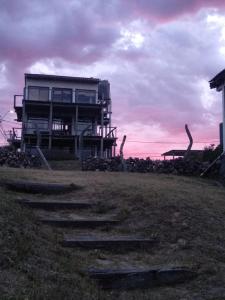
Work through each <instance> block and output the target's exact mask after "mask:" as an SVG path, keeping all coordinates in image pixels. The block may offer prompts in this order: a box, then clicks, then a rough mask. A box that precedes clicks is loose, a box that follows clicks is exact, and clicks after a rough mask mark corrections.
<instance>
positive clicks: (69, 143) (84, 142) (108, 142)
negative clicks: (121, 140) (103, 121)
mask: <svg viewBox="0 0 225 300" xmlns="http://www.w3.org/2000/svg"><path fill="white" fill-rule="evenodd" d="M22 144H23V145H21V149H23V150H24V151H25V152H30V151H33V149H34V148H35V147H36V146H39V147H40V148H41V150H42V152H43V153H44V155H45V157H46V158H47V159H80V160H83V159H86V158H88V157H101V158H111V157H114V156H115V154H116V153H115V152H116V139H115V138H102V137H100V136H58V137H57V136H50V135H42V136H40V137H38V136H36V135H24V138H23V141H22Z"/></svg>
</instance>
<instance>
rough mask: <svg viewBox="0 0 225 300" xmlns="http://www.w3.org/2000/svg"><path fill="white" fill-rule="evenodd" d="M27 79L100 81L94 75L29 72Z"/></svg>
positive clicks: (26, 75)
mask: <svg viewBox="0 0 225 300" xmlns="http://www.w3.org/2000/svg"><path fill="white" fill-rule="evenodd" d="M24 75H25V79H44V80H53V81H73V82H83V83H99V81H100V80H99V79H98V78H93V77H71V76H61V75H47V74H28V73H25V74H24Z"/></svg>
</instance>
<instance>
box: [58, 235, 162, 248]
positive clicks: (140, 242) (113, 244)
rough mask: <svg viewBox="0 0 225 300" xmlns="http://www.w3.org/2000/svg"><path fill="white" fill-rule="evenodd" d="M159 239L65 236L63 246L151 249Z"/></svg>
mask: <svg viewBox="0 0 225 300" xmlns="http://www.w3.org/2000/svg"><path fill="white" fill-rule="evenodd" d="M157 243H158V241H157V240H156V239H145V238H140V237H135V236H122V237H121V236H114V237H104V238H103V237H98V236H80V237H75V238H73V237H65V239H64V240H63V241H62V242H61V244H62V246H64V247H70V248H84V249H89V250H90V249H104V250H110V251H121V250H141V249H142V250H149V249H151V248H152V247H153V246H154V245H156V244H157Z"/></svg>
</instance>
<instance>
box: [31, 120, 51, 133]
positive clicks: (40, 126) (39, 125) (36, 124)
mask: <svg viewBox="0 0 225 300" xmlns="http://www.w3.org/2000/svg"><path fill="white" fill-rule="evenodd" d="M37 130H39V131H41V132H42V131H48V120H47V119H45V118H29V119H28V121H27V124H26V133H32V134H33V133H35V132H36V131H37Z"/></svg>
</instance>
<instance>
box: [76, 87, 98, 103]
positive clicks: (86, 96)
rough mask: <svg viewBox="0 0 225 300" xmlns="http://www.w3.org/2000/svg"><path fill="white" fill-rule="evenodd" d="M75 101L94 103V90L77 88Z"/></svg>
mask: <svg viewBox="0 0 225 300" xmlns="http://www.w3.org/2000/svg"><path fill="white" fill-rule="evenodd" d="M77 102H78V103H89V104H94V103H96V92H95V91H85V90H83V91H82V90H78V91H77Z"/></svg>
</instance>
